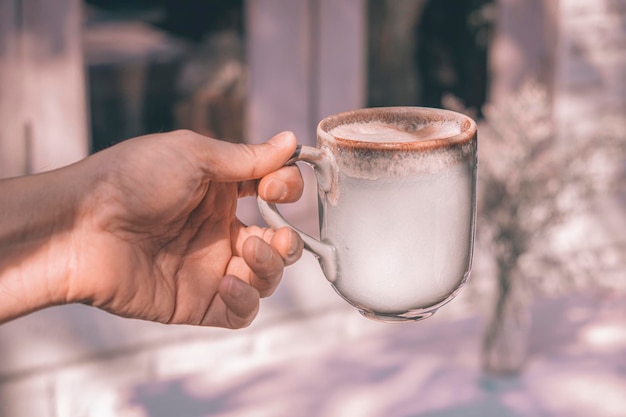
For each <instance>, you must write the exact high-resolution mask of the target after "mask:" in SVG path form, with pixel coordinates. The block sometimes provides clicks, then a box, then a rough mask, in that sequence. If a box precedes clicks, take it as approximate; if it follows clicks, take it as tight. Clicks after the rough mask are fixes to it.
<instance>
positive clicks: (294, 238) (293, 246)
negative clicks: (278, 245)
mask: <svg viewBox="0 0 626 417" xmlns="http://www.w3.org/2000/svg"><path fill="white" fill-rule="evenodd" d="M298 249H300V236H299V235H298V234H297V233H296V232H295V231H293V230H292V231H291V238H290V246H289V250H288V251H287V256H288V257H292V256H293V255H295V254H296V252H298Z"/></svg>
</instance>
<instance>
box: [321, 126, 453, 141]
mask: <svg viewBox="0 0 626 417" xmlns="http://www.w3.org/2000/svg"><path fill="white" fill-rule="evenodd" d="M329 133H330V134H331V135H332V136H334V137H339V138H342V139H349V140H358V141H361V142H376V143H403V142H417V141H425V140H432V139H442V138H448V137H452V136H455V135H458V134H459V133H461V128H460V126H459V125H458V124H457V123H454V122H442V123H437V124H433V123H430V124H428V125H423V126H418V127H417V128H416V129H415V130H411V131H409V130H407V129H403V128H402V127H401V126H395V125H389V124H384V123H380V122H366V123H351V124H344V125H339V126H337V127H335V128H333V129H332V130H330V132H329Z"/></svg>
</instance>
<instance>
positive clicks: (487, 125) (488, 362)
mask: <svg viewBox="0 0 626 417" xmlns="http://www.w3.org/2000/svg"><path fill="white" fill-rule="evenodd" d="M445 104H446V106H447V107H449V108H452V109H456V110H461V111H463V110H462V109H461V108H460V107H461V106H459V103H458V102H457V101H455V100H454V99H453V98H450V97H448V98H447V99H446V102H445ZM465 112H466V113H468V111H467V110H466V111H465ZM483 112H484V115H485V120H484V121H483V122H482V123H481V126H480V127H479V148H480V151H481V152H480V153H481V155H480V162H479V164H480V166H479V207H478V241H479V243H480V246H481V247H482V248H483V249H484V250H485V251H486V252H487V253H489V254H490V255H491V256H493V258H494V263H495V267H496V268H495V269H496V271H497V272H496V275H497V276H496V281H497V294H496V297H497V299H496V302H495V306H494V310H493V312H492V317H491V318H490V321H489V324H488V327H487V331H486V334H485V339H484V344H483V361H484V368H485V370H486V371H487V372H490V373H498V374H501V373H511V372H517V371H519V370H520V369H521V367H522V366H523V364H524V362H525V359H526V355H527V346H528V330H529V327H530V312H529V309H528V304H529V301H530V296H531V295H532V294H536V293H543V294H550V295H554V294H558V293H560V292H563V291H565V290H570V289H580V288H585V289H588V288H598V287H602V288H603V289H605V290H608V291H611V292H616V291H626V278H625V274H626V271H625V266H626V262H625V261H624V254H625V253H626V240H624V241H622V242H609V241H607V242H606V243H605V244H603V245H602V246H596V247H589V246H588V245H587V246H585V245H584V243H585V242H581V243H583V244H582V245H579V247H578V248H576V249H571V248H570V249H568V250H567V251H564V250H563V248H562V247H561V246H559V245H555V244H554V239H553V238H554V236H555V235H556V234H557V233H556V232H558V231H560V230H563V229H562V226H564V225H565V224H566V221H569V220H572V219H574V218H576V217H577V216H580V215H584V213H587V215H589V214H590V213H591V209H590V205H591V204H593V202H594V201H596V199H597V198H598V197H599V196H602V195H619V194H620V193H621V194H622V195H626V194H625V193H624V186H623V184H624V182H623V181H622V182H621V183H620V181H619V179H620V177H622V179H623V177H624V172H623V163H624V161H626V138H624V135H626V126H625V124H626V123H625V118H624V117H623V116H616V117H613V118H607V119H606V120H604V123H602V124H601V126H602V128H601V129H600V130H598V131H596V132H594V137H593V138H589V137H568V138H562V139H561V140H558V139H557V136H556V132H555V126H554V123H553V115H552V112H551V106H550V100H549V97H548V94H547V91H546V89H545V88H544V87H543V86H542V85H540V84H537V83H535V82H527V83H525V84H524V85H523V86H522V87H521V88H520V89H519V90H518V92H517V93H516V94H514V95H511V96H510V97H509V98H508V99H507V100H506V101H505V102H502V103H498V104H497V105H491V104H488V105H487V106H485V108H484V109H483ZM470 113H471V112H470ZM620 135H622V136H621V138H620ZM620 163H621V164H622V167H620ZM620 186H621V187H622V188H621V189H620Z"/></svg>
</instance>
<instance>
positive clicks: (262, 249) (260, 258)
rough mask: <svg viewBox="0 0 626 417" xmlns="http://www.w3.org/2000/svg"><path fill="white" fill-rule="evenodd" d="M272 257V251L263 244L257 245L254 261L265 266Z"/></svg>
mask: <svg viewBox="0 0 626 417" xmlns="http://www.w3.org/2000/svg"><path fill="white" fill-rule="evenodd" d="M271 257H272V249H271V248H270V247H269V246H267V245H264V244H262V243H260V242H259V243H257V245H256V248H255V249H254V260H255V261H257V262H258V263H260V264H264V263H266V262H268V261H269V260H270V258H271Z"/></svg>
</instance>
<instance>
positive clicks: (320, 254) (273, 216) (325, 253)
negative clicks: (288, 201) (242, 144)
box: [257, 145, 337, 282]
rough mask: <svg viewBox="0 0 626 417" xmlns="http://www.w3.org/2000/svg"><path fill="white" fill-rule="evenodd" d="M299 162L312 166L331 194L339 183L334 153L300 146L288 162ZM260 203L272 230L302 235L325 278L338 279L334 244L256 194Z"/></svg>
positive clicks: (263, 215) (260, 209) (320, 187)
mask: <svg viewBox="0 0 626 417" xmlns="http://www.w3.org/2000/svg"><path fill="white" fill-rule="evenodd" d="M297 161H302V162H305V163H307V164H308V165H310V166H312V167H313V170H314V171H315V176H316V178H317V186H318V188H319V190H320V192H325V193H328V192H330V191H331V189H332V187H333V186H334V184H336V179H335V178H334V173H335V172H336V170H335V169H333V158H332V155H331V154H330V152H328V150H327V149H326V148H322V149H318V148H314V147H312V146H303V145H298V146H297V147H296V151H295V152H294V153H293V155H292V157H291V158H290V159H289V160H288V161H287V162H286V163H285V165H293V164H295V163H296V162H297ZM257 204H258V206H259V211H260V212H261V216H262V217H263V219H264V220H265V221H266V222H267V224H269V225H270V226H271V227H272V228H273V229H279V228H281V227H289V228H291V229H293V230H294V231H295V232H296V233H297V234H298V235H300V238H301V239H302V241H303V242H304V248H305V249H306V250H308V251H309V252H311V253H312V254H313V255H315V256H316V257H317V259H318V261H319V263H320V265H321V267H322V270H323V271H324V275H325V276H326V278H327V279H328V280H329V281H330V282H334V281H335V279H336V278H337V262H336V256H335V248H334V246H332V245H330V244H328V243H324V242H322V241H320V240H317V239H315V238H314V237H313V236H310V235H308V234H307V233H304V232H303V231H301V230H300V229H298V228H297V227H295V226H294V225H292V224H291V223H290V222H289V221H288V220H287V219H285V218H284V217H283V215H282V214H281V213H280V212H279V211H278V208H277V207H276V204H274V203H268V202H267V201H265V200H263V199H262V198H261V197H257Z"/></svg>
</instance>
